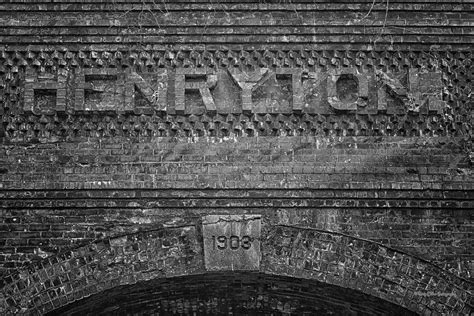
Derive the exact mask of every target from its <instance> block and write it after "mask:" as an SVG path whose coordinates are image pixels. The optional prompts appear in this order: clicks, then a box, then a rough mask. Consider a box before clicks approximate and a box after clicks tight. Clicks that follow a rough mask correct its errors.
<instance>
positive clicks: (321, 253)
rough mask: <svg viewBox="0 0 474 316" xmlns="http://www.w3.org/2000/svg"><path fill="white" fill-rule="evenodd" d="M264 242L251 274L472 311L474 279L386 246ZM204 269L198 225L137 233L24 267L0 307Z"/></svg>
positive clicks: (310, 233)
mask: <svg viewBox="0 0 474 316" xmlns="http://www.w3.org/2000/svg"><path fill="white" fill-rule="evenodd" d="M260 240H261V246H260V247H261V254H262V258H261V262H260V268H259V269H258V270H256V271H252V272H248V273H258V274H261V275H264V276H276V277H282V278H285V277H289V278H298V279H305V280H308V282H319V283H320V284H329V285H332V286H337V287H340V288H344V289H351V290H354V291H355V292H358V293H363V294H365V295H369V296H371V297H374V298H378V299H382V300H384V301H388V302H391V303H393V304H395V305H397V306H400V307H402V308H405V309H407V310H410V311H413V312H416V313H419V314H425V315H432V314H434V315H438V314H439V315H441V314H443V315H445V314H469V313H471V312H472V310H473V308H472V305H471V301H470V300H471V297H472V283H470V282H469V281H467V280H463V279H461V278H458V277H456V276H454V275H452V274H450V273H449V272H447V271H445V270H443V269H441V268H439V267H437V266H435V265H433V264H431V263H429V262H426V261H424V260H422V259H419V258H416V257H413V256H411V255H409V254H406V253H403V252H400V251H397V250H394V249H390V248H388V247H385V246H383V245H381V244H377V243H374V242H371V241H368V240H362V239H358V238H355V237H352V236H347V235H344V234H339V233H334V232H329V231H321V230H315V229H309V228H305V227H294V226H284V225H275V226H270V225H269V226H265V225H264V226H263V228H262V232H261V236H260ZM220 272H225V271H220ZM228 272H229V273H231V272H232V271H228ZM206 273H208V271H207V270H206V267H205V264H204V251H203V237H202V231H201V229H200V226H199V224H190V225H185V226H179V227H166V228H160V229H156V230H150V231H143V232H136V233H133V234H129V235H124V236H117V237H114V238H109V239H104V240H100V241H97V242H94V243H91V244H89V245H87V246H84V247H80V248H77V249H75V250H71V251H67V252H64V253H62V254H59V255H57V256H54V257H49V258H47V259H45V260H44V261H42V262H39V263H35V264H32V265H30V266H28V267H26V268H24V269H18V270H17V271H15V272H14V273H13V274H11V275H10V276H9V277H7V278H6V279H5V280H4V285H3V289H2V295H3V297H2V298H1V300H0V313H2V314H5V315H8V314H16V313H19V314H44V313H48V312H51V311H55V310H58V309H60V308H63V307H65V306H67V305H68V304H71V303H73V302H75V301H79V300H82V299H84V298H87V297H89V296H91V295H94V294H97V293H103V292H105V291H107V290H110V289H114V288H117V287H120V286H128V285H133V284H136V283H140V282H148V281H150V280H159V279H169V278H176V277H192V276H196V275H204V274H206ZM213 273H215V272H213ZM232 273H236V272H232Z"/></svg>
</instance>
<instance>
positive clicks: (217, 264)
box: [202, 215, 261, 271]
mask: <svg viewBox="0 0 474 316" xmlns="http://www.w3.org/2000/svg"><path fill="white" fill-rule="evenodd" d="M202 226H203V237H204V261H205V265H206V269H207V270H208V271H220V270H258V269H259V267H260V257H261V253H260V230H261V216H260V215H208V216H205V217H203V220H202Z"/></svg>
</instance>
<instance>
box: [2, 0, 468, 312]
mask: <svg viewBox="0 0 474 316" xmlns="http://www.w3.org/2000/svg"><path fill="white" fill-rule="evenodd" d="M155 2H156V3H151V2H150V1H144V2H143V1H138V0H137V1H119V2H118V3H115V4H112V3H109V2H106V1H96V0H94V1H92V0H91V1H82V2H81V1H61V3H56V2H55V3H52V2H51V3H46V2H45V3H41V4H40V3H26V2H21V1H8V2H5V3H2V4H0V25H1V26H2V28H1V30H0V43H1V44H0V114H1V122H2V123H1V124H0V214H1V216H0V218H1V222H0V273H1V275H2V276H3V277H5V278H4V280H3V285H5V286H7V287H10V288H14V286H13V285H12V284H18V283H15V282H17V281H14V282H13V281H12V279H11V278H12V276H18V275H22V274H21V271H28V273H31V275H36V274H39V273H40V272H39V271H42V270H41V269H43V268H44V267H43V266H42V264H43V263H44V262H45V261H48V260H51V262H49V261H48V262H49V263H51V264H53V265H54V264H55V263H52V262H53V261H54V260H59V259H55V258H58V256H61V255H62V254H64V253H65V252H66V251H69V250H72V249H76V250H77V249H87V247H88V246H87V245H89V244H91V243H93V242H97V241H98V240H99V242H100V241H102V240H108V239H109V238H112V239H114V238H119V237H120V236H124V235H130V236H132V235H133V234H136V233H138V232H144V231H153V230H156V229H162V228H167V227H168V228H169V227H181V226H187V225H190V226H192V227H195V226H196V225H198V226H196V227H199V223H200V219H201V217H202V216H204V215H208V214H261V215H262V217H263V223H264V230H266V231H270V230H271V229H274V228H276V227H287V228H288V229H289V230H291V227H293V228H298V229H301V230H305V229H315V230H319V231H322V232H327V233H328V234H336V235H337V234H341V236H349V237H350V238H355V239H357V240H364V242H365V241H367V242H368V243H373V244H376V245H381V246H382V247H385V248H383V249H392V250H393V251H395V252H397V253H401V254H403V255H402V256H407V258H411V259H410V260H414V261H416V262H418V260H419V262H423V264H425V263H426V264H427V266H428V267H430V268H429V269H435V270H436V269H440V270H436V271H438V272H436V273H433V274H432V275H434V278H436V276H437V275H442V277H441V279H443V280H449V282H452V284H451V283H450V284H451V285H452V286H453V287H452V288H453V289H454V288H457V289H459V288H461V289H462V290H459V291H461V292H462V293H464V294H459V293H461V292H459V293H458V292H456V291H457V290H452V293H455V294H453V295H454V297H455V301H442V300H438V299H439V297H438V298H436V299H434V298H433V302H434V301H436V302H437V303H436V304H439V306H437V307H435V306H434V305H433V306H432V305H430V304H431V303H430V302H428V301H429V300H428V299H427V298H426V302H425V301H424V300H425V299H420V302H419V303H420V306H425V307H426V308H427V309H425V307H423V308H418V307H417V306H414V305H413V304H415V303H413V301H412V300H411V298H410V299H408V301H410V303H406V302H405V301H403V302H398V301H396V302H395V301H393V300H392V303H395V304H399V305H400V306H403V307H404V308H408V309H410V310H412V311H416V312H418V313H425V314H428V313H429V312H431V311H433V313H435V311H437V312H439V313H442V311H456V312H459V313H468V311H469V308H471V307H472V306H471V305H472V303H469V300H468V299H467V298H465V297H464V296H465V295H466V293H471V292H472V282H471V281H472V277H473V273H474V255H473V251H472V249H473V244H472V240H473V233H474V228H473V227H474V226H473V215H472V209H473V191H474V178H473V174H472V164H473V153H472V122H471V121H472V113H471V108H472V100H471V98H470V95H471V87H470V86H471V85H470V83H471V80H472V67H471V64H472V47H471V46H472V45H470V43H471V42H472V38H471V37H472V36H471V35H470V34H471V33H472V30H471V29H472V26H471V20H472V12H473V5H472V4H470V3H467V2H463V1H443V2H437V1H409V2H407V1H396V0H391V1H390V2H388V1H387V2H386V3H385V2H380V3H379V2H377V3H373V2H372V1H370V0H366V1H357V2H353V3H350V4H349V3H343V2H338V3H333V2H332V1H323V0H321V1H319V0H318V1H296V0H294V1H287V2H282V1H244V2H242V1H233V0H232V1H231V0H228V1H221V2H218V3H215V2H212V1H211V2H209V3H208V2H206V1H193V2H192V3H188V2H186V1H163V2H161V3H158V2H159V1H155ZM387 5H388V7H387ZM262 69H264V70H265V71H268V74H269V76H274V78H273V77H271V79H268V78H266V77H265V78H266V79H265V80H267V79H268V80H267V82H266V83H264V84H262V86H261V88H258V89H255V91H253V92H252V93H250V94H251V96H250V100H251V101H252V98H253V101H254V105H255V104H257V105H258V106H257V105H255V108H253V107H252V106H253V104H252V102H251V101H250V103H249V101H248V100H249V99H248V98H247V99H245V101H244V93H243V92H242V93H240V92H239V91H240V90H239V89H241V88H242V87H241V86H239V85H244V84H249V83H252V81H251V80H253V79H248V78H247V79H245V78H246V77H245V75H242V73H244V74H247V77H249V78H250V77H252V76H251V75H248V74H253V75H254V76H255V74H259V71H261V73H262V74H263V71H262ZM233 70H235V71H233ZM181 73H184V75H180V74H181ZM186 74H187V75H188V77H186ZM239 74H240V77H239ZM153 76H154V77H153ZM180 76H181V77H183V78H181V77H180ZM261 76H263V75H261ZM298 76H300V77H298ZM331 76H333V78H339V77H338V76H346V77H347V78H349V79H350V78H352V79H351V80H353V81H354V80H356V81H357V84H356V86H357V87H356V88H354V87H353V86H350V85H349V84H347V86H346V85H345V84H343V83H340V82H339V81H338V83H339V86H338V85H337V84H336V83H334V85H331V84H330V81H329V80H330V79H331ZM351 76H352V77H351ZM111 78H112V79H111ZM124 78H125V79H124ZM150 78H151V79H150ZM163 78H166V79H163ZM180 78H181V79H180ZM203 78H204V79H203ZM242 78H244V79H245V80H247V81H245V80H244V79H242ZM262 78H263V77H262ZM269 78H270V77H269ZM295 78H300V79H301V80H300V82H296V84H295V80H296V79H295ZM328 78H329V79H328ZM354 78H355V79H354ZM416 78H418V79H416ZM420 78H421V79H420ZM127 80H128V81H127ZM153 80H155V81H153ZM180 80H181V81H180ZM187 80H188V81H187ZM193 80H194V81H193ZM199 80H201V81H199ZM202 80H204V81H202ZM216 80H217V83H216V82H215V81H216ZM334 80H335V79H334ZM234 81H235V82H237V83H235V82H234ZM296 81H297V80H296ZM349 81H350V80H349ZM349 81H348V82H349ZM130 82H131V83H132V84H131V83H130ZM328 82H329V83H328ZM341 82H342V81H341ZM158 83H159V84H162V85H163V86H164V87H166V89H164V88H162V87H163V86H160V87H161V88H160V89H156V91H154V90H153V89H152V88H153V87H154V86H153V84H158ZM107 85H111V86H112V88H110V87H109V88H107V87H108V86H107ZM341 85H342V86H341ZM365 85H367V89H366V90H367V91H365V90H364V89H365V88H364V89H362V88H360V87H359V86H364V87H365ZM186 86H187V87H188V88H186ZM211 86H212V89H214V90H212V93H211ZM130 87H131V88H130ZM196 87H198V88H196ZM239 87H240V88H239ZM107 89H109V90H107ZM110 89H111V90H113V91H114V92H113V93H111V92H110ZM150 89H151V90H150ZM186 89H188V90H186ZM206 89H207V90H206ZM338 89H342V90H343V92H344V93H345V92H347V93H348V94H347V95H345V96H347V97H348V98H349V99H350V97H351V95H350V93H351V91H352V90H351V89H356V90H357V89H358V90H357V91H356V92H357V93H356V94H357V95H356V98H355V99H357V101H356V102H353V103H347V104H343V103H342V102H339V101H341V100H339V101H338V102H334V99H333V98H336V99H337V98H339V92H340V91H339V90H338ZM190 90H192V91H190ZM361 90H364V92H361ZM117 91H118V92H117ZM150 91H151V92H150ZM163 91H165V92H163ZM197 91H199V92H197ZM203 91H204V92H203ZM206 91H208V92H209V93H208V94H205V93H206ZM242 91H243V90H242ZM152 92H153V93H152ZM155 92H156V93H155ZM353 92H354V91H352V93H353ZM107 93H109V95H107ZM110 95H112V96H110ZM181 95H182V97H184V101H183V100H181V99H179V98H180V97H181ZM209 95H210V96H209ZM103 96H106V97H103ZM107 97H109V99H107ZM247 97H249V96H247ZM110 100H112V101H113V102H110ZM214 101H215V102H214ZM214 103H215V104H214ZM249 104H250V105H249ZM275 104H277V105H275ZM213 105H215V106H216V107H217V109H212V106H213ZM256 108H258V110H256ZM262 109H263V110H262ZM289 234H290V233H289ZM301 234H303V235H304V234H305V233H301ZM133 236H135V235H133ZM331 236H332V235H331ZM338 236H339V235H338ZM292 238H293V237H292ZM80 247H85V248H80ZM292 249H293V248H292ZM294 249H295V251H299V248H298V247H296V246H295V247H294ZM81 251H82V250H80V251H79V252H81ZM134 255H135V254H134ZM269 258H272V257H271V255H270V254H268V258H267V259H268V260H270V259H269ZM288 258H290V259H291V260H293V259H294V258H293V257H291V256H289V257H288ZM290 259H288V260H290ZM335 262H336V261H335ZM196 267H198V268H196V269H198V270H199V269H200V268H199V264H196ZM433 267H436V268H433ZM201 268H202V267H201ZM286 268H288V267H285V269H286ZM25 269H26V270H25ZM44 269H46V270H47V269H49V268H44ZM183 269H184V270H186V269H189V266H186V267H185V268H183ZM282 269H283V268H282ZM288 269H291V268H288ZM184 270H183V271H184ZM297 271H300V270H297ZM430 271H431V270H430ZM433 271H434V270H433ZM300 272H301V271H300ZM300 272H297V273H286V274H285V275H290V276H292V277H294V278H296V279H298V278H300V277H302V276H303V274H304V272H301V273H300ZM35 273H36V274H35ZM298 273H300V274H298ZM9 275H10V276H9ZM400 275H402V273H400ZM430 275H431V274H430ZM212 277H213V276H211V278H212ZM259 277H262V278H268V276H259ZM279 277H281V275H280V276H279ZM204 278H206V277H204ZM318 280H319V281H323V282H325V280H321V279H318ZM10 281H11V282H10ZM43 281H44V280H43ZM280 281H281V280H280ZM280 281H279V282H280ZM51 282H52V283H54V282H53V281H51ZM184 282H185V281H184ZM198 282H199V281H198ZM252 282H253V281H252ZM275 282H276V281H275ZM308 282H309V281H308ZM347 282H348V283H344V284H342V286H343V287H349V288H352V289H358V288H357V286H356V285H354V286H352V285H350V280H348V281H347ZM420 282H421V283H423V282H424V280H422V281H420ZM43 283H44V282H43ZM328 283H330V284H332V285H334V283H331V282H329V281H328ZM124 284H128V283H124ZM430 284H431V283H430ZM453 284H455V285H453ZM459 284H461V285H459ZM15 286H17V285H15ZM314 286H317V285H314ZM318 286H319V285H318ZM377 286H379V285H377ZM374 287H375V285H374ZM379 288H382V286H380V287H377V289H379ZM427 288H428V287H426V288H425V289H424V290H426V289H427ZM15 289H16V290H18V291H19V292H18V291H17V292H15V291H16V290H12V291H13V292H12V293H20V292H21V293H24V292H22V291H23V290H24V289H22V288H21V289H20V288H18V286H17V288H15ZM444 290H446V291H447V292H446V293H448V292H449V293H451V292H450V291H451V288H450V287H449V286H446V289H444ZM444 290H443V291H444ZM47 291H49V290H45V292H44V293H46V292H47ZM117 291H118V292H120V291H119V290H117ZM374 291H375V290H374ZM377 291H378V290H377ZM377 291H375V292H376V295H375V294H374V295H375V296H377V297H379V298H382V299H385V296H383V295H386V294H380V291H378V292H377ZM99 292H100V291H99ZM375 292H374V293H375ZM382 292H383V291H382ZM9 293H10V292H9ZM44 293H43V294H44ZM91 293H92V292H91ZM94 293H95V292H94ZM110 293H112V292H110ZM364 293H366V294H369V295H372V294H371V293H368V292H367V291H365V292H364ZM384 293H385V292H384ZM427 293H428V292H427ZM443 293H444V292H443ZM15 295H16V294H11V297H14V296H15ZM48 295H50V294H48ZM110 295H111V296H114V295H118V294H117V293H115V294H113V293H112V294H110ZM288 295H289V296H291V295H290V294H288ZM407 295H408V294H407ZM450 295H451V294H450ZM46 296H47V295H46ZM85 296H87V295H82V296H80V295H79V296H78V298H77V299H80V298H83V297H85ZM348 296H350V295H348ZM428 296H429V295H428ZM435 296H436V295H433V297H435ZM41 297H42V296H41V295H40V294H38V296H37V297H36V299H37V300H41ZM24 299H25V297H23V298H14V300H17V301H16V303H18V302H20V301H21V300H24ZM74 299H75V298H72V299H71V298H68V300H67V302H72V301H73V300H74ZM223 299H224V300H225V298H223ZM331 299H333V298H331ZM58 300H59V299H58ZM389 300H390V299H389ZM4 301H6V300H4ZM52 301H54V300H53V298H52V297H51V296H50V297H49V298H48V301H47V302H43V303H44V304H46V305H48V304H50V305H48V307H47V308H45V309H40V308H39V307H38V306H40V305H38V304H40V303H38V304H37V305H35V306H36V307H37V309H36V311H43V312H45V311H52V310H54V309H55V308H59V307H62V306H64V304H66V303H63V302H61V303H58V302H55V303H54V304H53V303H51V302H52ZM0 302H1V300H0ZM91 302H94V298H92V299H91ZM453 302H454V303H453ZM457 302H463V303H457ZM16 303H15V304H16ZM43 303H41V304H43ZM8 304H10V303H8V302H7V305H8ZM15 304H13V305H12V304H10V306H20V305H21V304H19V303H18V304H16V305H15ZM35 304H36V303H35ZM150 304H152V303H150ZM302 304H303V303H302ZM338 304H339V303H338ZM374 304H376V303H374ZM433 304H435V303H433ZM436 304H435V305H436ZM463 304H465V306H464V305H463ZM469 304H471V305H469ZM46 305H45V306H46ZM336 305H337V304H336ZM415 305H416V304H415ZM22 306H26V305H22ZM41 306H43V305H41ZM85 306H86V307H84V308H85V309H87V304H86V305H85ZM440 306H441V307H440ZM446 306H447V307H446ZM469 306H471V307H469ZM372 307H373V306H372ZM0 308H1V304H0ZM15 308H16V307H15ZM29 308H32V307H31V306H30V307H29ZM41 308H43V307H41ZM71 308H78V310H81V307H80V306H79V307H78V306H76V307H74V306H72V307H71ZM160 308H161V307H160ZM445 308H448V309H445ZM463 308H464V309H463ZM33 309H34V308H33ZM66 309H67V308H66ZM85 309H84V310H85ZM369 309H370V308H369ZM209 310H212V309H209ZM336 310H337V309H336ZM339 312H340V310H339ZM345 312H347V310H346V311H345ZM370 312H371V313H375V314H376V311H375V312H374V311H373V310H372V311H370Z"/></svg>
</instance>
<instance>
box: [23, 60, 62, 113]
mask: <svg viewBox="0 0 474 316" xmlns="http://www.w3.org/2000/svg"><path fill="white" fill-rule="evenodd" d="M66 80H67V73H66V72H65V70H61V71H58V74H57V76H55V75H53V74H40V75H36V74H35V72H34V70H33V69H31V68H28V69H27V70H26V77H25V94H24V108H23V109H24V110H25V111H26V112H33V113H35V114H43V113H54V112H55V111H57V112H62V111H65V109H66Z"/></svg>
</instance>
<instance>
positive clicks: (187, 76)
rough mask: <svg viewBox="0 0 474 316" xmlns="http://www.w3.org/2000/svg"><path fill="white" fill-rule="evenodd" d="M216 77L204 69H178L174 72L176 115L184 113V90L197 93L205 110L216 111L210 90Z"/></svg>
mask: <svg viewBox="0 0 474 316" xmlns="http://www.w3.org/2000/svg"><path fill="white" fill-rule="evenodd" d="M216 83H217V75H216V74H214V73H209V72H208V71H207V70H206V69H193V68H180V69H177V70H176V76H175V95H176V102H175V110H176V112H177V113H184V111H185V108H186V105H185V95H186V90H195V91H199V94H200V95H201V97H202V100H203V102H204V105H205V107H206V110H207V111H209V112H215V111H216V104H215V102H214V98H213V97H212V94H211V90H210V89H212V88H214V87H215V86H216Z"/></svg>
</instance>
